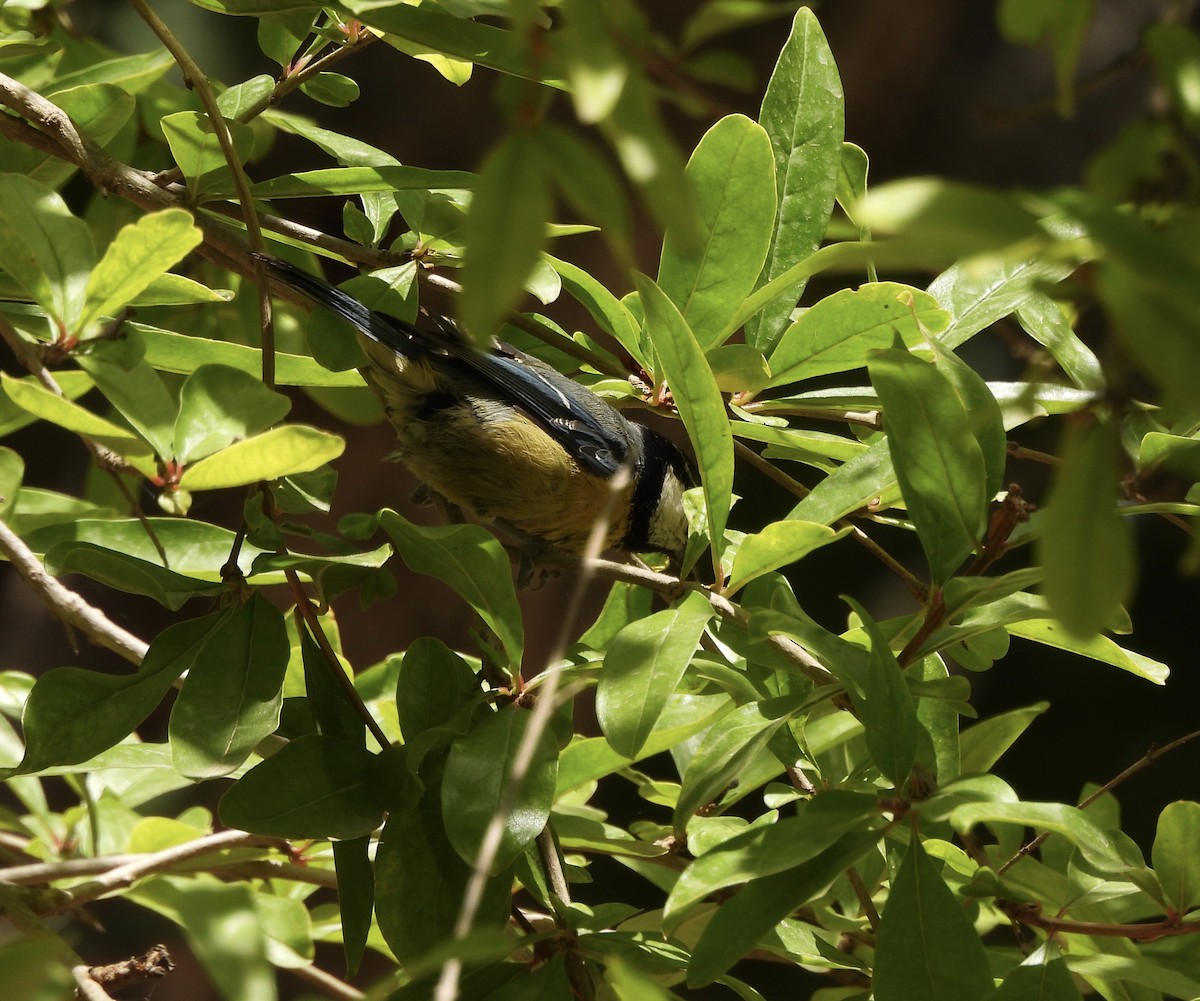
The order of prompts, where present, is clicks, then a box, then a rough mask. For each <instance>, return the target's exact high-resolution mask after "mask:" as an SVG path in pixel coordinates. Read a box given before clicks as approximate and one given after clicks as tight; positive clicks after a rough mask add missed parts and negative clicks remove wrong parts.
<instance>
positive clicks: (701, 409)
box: [634, 274, 733, 578]
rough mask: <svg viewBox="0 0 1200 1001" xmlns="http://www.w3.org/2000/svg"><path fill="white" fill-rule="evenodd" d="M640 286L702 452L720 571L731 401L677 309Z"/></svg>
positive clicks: (654, 336) (650, 286)
mask: <svg viewBox="0 0 1200 1001" xmlns="http://www.w3.org/2000/svg"><path fill="white" fill-rule="evenodd" d="M634 281H635V283H636V284H637V289H638V294H639V296H640V297H641V302H642V307H643V308H644V309H645V311H646V328H647V331H648V333H649V335H650V340H651V342H652V343H653V344H654V348H655V350H656V351H657V353H658V356H659V358H660V359H662V364H663V369H664V373H665V375H666V379H667V382H668V383H669V384H670V387H671V393H672V395H673V396H674V398H675V405H676V407H678V408H679V416H680V417H681V418H682V419H683V423H684V426H685V427H686V428H687V431H688V438H689V439H690V440H691V442H692V445H693V447H694V448H695V449H696V459H697V461H698V463H699V466H700V480H701V482H702V484H703V487H704V505H705V508H706V510H707V511H708V526H709V533H710V537H711V539H712V548H713V565H714V568H716V567H717V564H718V561H719V558H720V554H721V552H722V550H723V549H724V545H725V542H724V537H725V525H726V522H727V521H728V520H729V508H730V504H731V502H732V496H731V495H732V492H733V433H732V432H731V431H730V429H729V418H728V417H727V416H726V413H725V402H724V400H723V399H722V398H721V392H720V390H719V389H718V388H717V381H716V379H715V378H714V377H713V374H712V369H710V368H709V366H708V362H707V361H706V360H705V357H704V352H703V351H702V350H701V348H700V345H699V343H698V342H697V341H696V337H695V335H694V334H693V333H692V331H691V330H690V329H689V328H688V325H687V321H686V320H684V318H683V317H682V316H681V315H680V314H679V310H678V309H676V308H675V304H674V303H673V302H671V300H670V299H668V298H667V296H666V293H664V292H663V290H662V289H660V288H659V287H658V286H657V285H656V284H655V283H654V282H652V281H651V280H650V279H649V278H647V277H646V276H645V275H641V274H635V275H634ZM719 577H720V572H719V570H718V578H719Z"/></svg>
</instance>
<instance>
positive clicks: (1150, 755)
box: [996, 730, 1200, 923]
mask: <svg viewBox="0 0 1200 1001" xmlns="http://www.w3.org/2000/svg"><path fill="white" fill-rule="evenodd" d="M1198 738H1200V730H1193V731H1192V732H1191V733H1188V734H1184V735H1183V736H1182V737H1178V738H1176V739H1175V740H1173V741H1171V742H1170V743H1169V744H1163V746H1162V747H1154V746H1151V747H1150V749H1149V750H1148V751H1147V752H1146V753H1145V754H1143V755H1142V756H1141V757H1140V758H1138V759H1137V761H1135V762H1134V763H1133V764H1132V765H1130V766H1129V767H1128V768H1126V769H1125V770H1124V771H1122V772H1120V773H1119V774H1117V775H1114V776H1113V777H1112V778H1111V779H1109V780H1108V781H1107V782H1105V783H1104V785H1102V786H1100V788H1099V789H1097V790H1096V791H1095V792H1093V793H1092V794H1091V795H1090V796H1088V797H1087V798H1086V799H1084V800H1081V801H1080V803H1079V809H1081V810H1082V809H1084V808H1085V807H1088V806H1091V805H1092V804H1093V803H1094V802H1096V800H1098V799H1099V798H1100V797H1101V796H1103V795H1104V794H1105V793H1110V792H1112V791H1113V790H1114V789H1115V788H1116V787H1117V786H1119V785H1120V784H1121V783H1122V782H1124V781H1125V780H1126V779H1128V778H1132V777H1133V776H1134V775H1136V774H1137V773H1138V772H1140V771H1142V770H1143V769H1146V768H1149V767H1150V766H1151V765H1152V764H1154V762H1156V761H1157V760H1158V759H1159V758H1161V757H1162V756H1163V755H1164V754H1170V753H1171V752H1172V751H1174V750H1177V749H1178V748H1180V747H1183V746H1184V745H1185V744H1190V743H1191V742H1192V741H1193V740H1196V739H1198ZM1050 834H1051V832H1050V831H1043V832H1042V833H1041V834H1039V835H1038V836H1037V837H1036V838H1033V839H1032V840H1031V841H1027V842H1026V843H1025V844H1023V845H1022V846H1021V847H1020V848H1018V849H1017V851H1016V852H1015V853H1014V854H1013V856H1012V858H1010V859H1009V860H1008V861H1007V862H1005V863H1004V865H1002V866H1000V868H999V869H997V870H996V874H997V875H1001V874H1003V873H1005V872H1007V871H1008V870H1009V869H1011V868H1012V867H1013V866H1014V865H1016V864H1017V863H1018V862H1020V861H1021V859H1023V858H1024V857H1025V856H1026V855H1028V854H1030V853H1031V852H1034V851H1036V850H1037V849H1038V848H1040V847H1041V846H1042V845H1043V844H1045V842H1046V839H1047V838H1048V837H1050ZM1026 923H1028V922H1026Z"/></svg>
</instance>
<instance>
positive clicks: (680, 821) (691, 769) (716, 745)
mask: <svg viewBox="0 0 1200 1001" xmlns="http://www.w3.org/2000/svg"><path fill="white" fill-rule="evenodd" d="M799 705H800V702H799V699H798V698H797V697H796V696H791V695H784V696H780V697H778V698H774V699H767V700H765V701H762V702H749V703H747V704H746V705H744V706H738V707H737V708H736V709H734V710H733V711H732V712H730V713H729V714H728V715H726V716H725V717H724V718H723V719H722V720H721V722H720V723H719V724H717V725H716V726H714V727H713V728H712V729H710V730H709V731H708V733H706V734H705V735H704V739H703V740H702V741H701V742H700V746H699V747H698V748H697V749H696V753H695V754H694V755H692V759H691V761H690V762H688V766H687V770H686V771H685V772H684V773H683V785H682V787H681V788H680V790H679V799H678V801H677V802H676V804H675V815H674V818H673V820H672V823H673V825H674V828H675V831H676V832H677V833H680V834H682V833H683V831H684V828H685V827H686V826H687V822H688V820H689V819H690V818H691V817H692V815H693V814H695V813H696V811H698V810H700V809H701V808H702V807H705V806H708V805H709V804H711V803H714V802H715V801H716V800H717V799H719V798H720V796H721V795H722V794H723V793H724V792H725V790H726V789H727V788H728V786H729V784H730V783H731V782H733V781H734V780H735V779H736V778H737V777H738V776H739V775H740V774H741V772H742V771H743V770H744V769H745V767H746V765H747V764H748V763H749V762H751V761H753V760H754V758H755V757H756V756H757V755H758V753H759V752H760V751H762V750H763V748H765V747H766V746H767V743H768V742H769V741H770V739H771V738H772V737H773V736H774V735H775V733H776V731H777V730H778V729H779V728H780V727H781V726H783V725H784V724H785V723H786V722H787V721H788V720H789V719H790V718H791V715H792V714H793V713H794V712H795V711H796V710H797V708H798V707H799ZM780 767H781V768H782V766H780Z"/></svg>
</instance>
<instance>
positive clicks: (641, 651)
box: [596, 592, 713, 758]
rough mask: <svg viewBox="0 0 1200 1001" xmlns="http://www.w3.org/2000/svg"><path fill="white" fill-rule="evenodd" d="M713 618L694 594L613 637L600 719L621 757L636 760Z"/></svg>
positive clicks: (599, 688) (600, 689) (603, 675)
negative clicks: (706, 626)
mask: <svg viewBox="0 0 1200 1001" xmlns="http://www.w3.org/2000/svg"><path fill="white" fill-rule="evenodd" d="M712 615H713V609H712V606H711V605H710V604H709V602H708V601H707V599H705V598H704V596H703V595H701V594H699V593H696V592H693V593H691V594H689V595H688V596H687V597H686V598H685V599H684V600H683V601H682V602H680V604H679V605H678V606H676V607H675V608H668V609H665V610H664V611H661V612H656V613H654V614H653V615H650V616H648V617H646V618H644V619H641V620H639V621H636V622H631V623H630V624H629V625H627V626H626V627H625V628H624V629H622V630H621V631H620V632H619V633H617V634H616V636H615V637H613V639H612V641H611V643H610V644H609V645H608V649H607V651H606V652H605V655H604V670H603V671H602V672H601V674H600V684H599V685H598V686H597V688H596V716H597V718H598V719H599V721H600V729H601V730H603V731H604V736H605V737H606V738H607V739H608V742H609V744H611V745H612V747H613V749H614V750H615V751H617V752H618V753H619V754H623V755H624V756H625V757H627V758H636V757H637V756H638V754H639V753H640V752H641V750H642V747H643V745H644V744H645V743H646V740H647V739H648V738H649V736H650V733H651V731H652V730H653V729H654V726H655V724H656V723H657V722H658V718H659V716H660V715H661V714H662V711H663V708H664V707H665V706H666V704H667V699H668V698H669V697H670V695H671V693H672V692H674V691H675V686H676V685H678V684H679V680H680V678H682V677H683V672H684V671H685V670H686V669H687V666H688V664H690V663H691V660H692V655H693V654H694V653H695V652H696V645H697V644H698V643H699V642H700V636H701V634H702V633H703V632H704V627H705V625H706V624H707V623H708V620H709V619H710V618H712Z"/></svg>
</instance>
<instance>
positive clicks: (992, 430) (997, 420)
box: [933, 339, 1008, 499]
mask: <svg viewBox="0 0 1200 1001" xmlns="http://www.w3.org/2000/svg"><path fill="white" fill-rule="evenodd" d="M933 363H934V365H936V366H937V370H938V371H939V372H941V373H942V375H944V376H945V377H946V378H947V379H948V380H949V381H950V385H951V386H953V387H954V391H955V392H956V393H957V394H958V398H959V400H961V401H962V405H963V410H965V411H966V413H967V418H968V427H969V429H970V432H971V434H972V435H974V436H975V440H976V441H977V442H978V443H979V451H980V454H981V455H982V456H983V466H984V470H985V480H984V488H983V489H984V496H985V497H986V498H989V499H990V498H992V497H995V496H996V494H997V493H999V492H1000V490H1001V489H1002V488H1003V486H1004V470H1005V466H1006V464H1007V462H1008V438H1007V436H1006V435H1005V433H1004V415H1003V413H1002V412H1001V410H1000V404H999V402H998V401H997V400H996V397H994V396H993V395H992V391H991V390H990V389H989V388H988V384H987V383H986V382H984V381H983V378H982V377H981V376H980V375H979V373H978V372H976V371H975V370H974V369H973V368H971V367H970V366H969V365H968V364H967V363H966V362H964V361H963V360H962V359H961V358H959V357H958V355H956V354H955V353H954V352H953V351H951V350H950V349H949V348H947V347H946V346H945V345H943V344H942V343H941V342H940V341H939V340H937V339H934V341H933Z"/></svg>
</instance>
